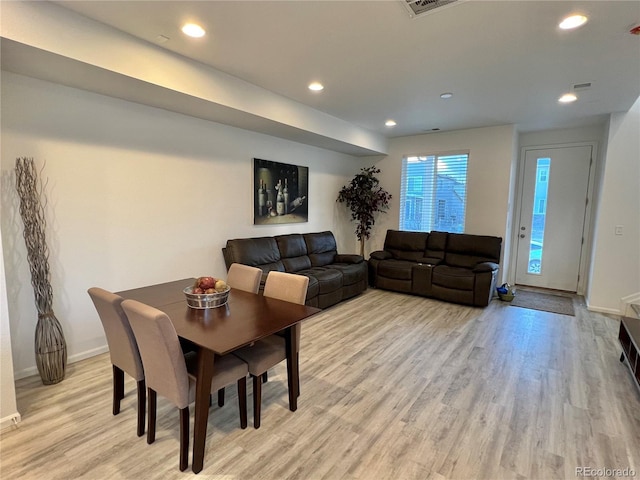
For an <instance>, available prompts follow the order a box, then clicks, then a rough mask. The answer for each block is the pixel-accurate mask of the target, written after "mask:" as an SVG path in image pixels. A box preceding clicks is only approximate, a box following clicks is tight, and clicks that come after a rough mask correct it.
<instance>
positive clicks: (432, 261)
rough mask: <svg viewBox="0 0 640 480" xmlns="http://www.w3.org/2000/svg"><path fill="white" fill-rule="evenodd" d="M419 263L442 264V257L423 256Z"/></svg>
mask: <svg viewBox="0 0 640 480" xmlns="http://www.w3.org/2000/svg"><path fill="white" fill-rule="evenodd" d="M418 263H422V264H424V265H433V266H434V267H435V266H436V265H440V264H441V263H442V259H440V258H434V257H422V258H419V259H418Z"/></svg>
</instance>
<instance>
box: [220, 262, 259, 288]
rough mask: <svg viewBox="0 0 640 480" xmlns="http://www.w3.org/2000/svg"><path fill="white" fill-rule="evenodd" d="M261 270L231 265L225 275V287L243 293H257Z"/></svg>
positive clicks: (236, 264) (247, 266) (241, 265)
mask: <svg viewBox="0 0 640 480" xmlns="http://www.w3.org/2000/svg"><path fill="white" fill-rule="evenodd" d="M261 279H262V270H260V269H259V268H256V267H250V266H249V265H243V264H242V263H232V264H231V266H230V267H229V272H228V273H227V285H229V286H230V287H231V288H236V289H238V290H244V291H245V292H251V293H258V291H259V290H260V280H261Z"/></svg>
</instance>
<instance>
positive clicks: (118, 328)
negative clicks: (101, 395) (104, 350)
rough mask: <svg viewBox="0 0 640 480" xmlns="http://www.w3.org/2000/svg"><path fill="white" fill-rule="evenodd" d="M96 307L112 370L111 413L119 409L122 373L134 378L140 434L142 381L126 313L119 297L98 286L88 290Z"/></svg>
mask: <svg viewBox="0 0 640 480" xmlns="http://www.w3.org/2000/svg"><path fill="white" fill-rule="evenodd" d="M88 293H89V296H90V297H91V300H92V301H93V304H94V305H95V307H96V310H97V311H98V316H99V317H100V321H101V322H102V327H103V328H104V333H105V335H106V337H107V345H108V346H109V355H110V356H111V364H112V370H113V414H114V415H117V414H118V413H120V401H121V400H122V399H123V398H124V373H125V372H126V373H127V374H129V375H131V376H132V377H133V379H134V380H135V381H136V382H137V390H138V429H137V433H138V436H139V437H141V436H142V435H144V416H145V401H146V399H145V395H146V389H145V381H144V370H143V368H142V360H141V359H140V352H139V351H138V344H137V343H136V339H135V337H134V335H133V331H132V330H131V326H130V324H129V320H128V318H127V315H126V314H125V313H124V311H123V310H122V301H123V298H122V297H120V296H118V295H116V294H114V293H111V292H108V291H107V290H104V289H102V288H98V287H93V288H90V289H89V290H88Z"/></svg>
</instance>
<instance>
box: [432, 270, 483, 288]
mask: <svg viewBox="0 0 640 480" xmlns="http://www.w3.org/2000/svg"><path fill="white" fill-rule="evenodd" d="M431 282H432V283H433V285H439V286H440V287H445V288H453V289H456V290H473V285H474V283H475V274H474V273H473V272H472V271H471V270H469V269H468V268H458V267H449V266H447V265H438V266H437V267H433V271H432V272H431Z"/></svg>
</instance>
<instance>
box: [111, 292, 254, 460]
mask: <svg viewBox="0 0 640 480" xmlns="http://www.w3.org/2000/svg"><path fill="white" fill-rule="evenodd" d="M122 308H123V310H124V311H125V313H126V314H127V317H128V318H129V323H130V324H131V328H132V330H133V333H134V335H135V338H136V341H137V342H138V348H139V349H140V356H141V357H142V364H143V366H144V371H145V377H146V383H147V396H148V403H149V405H148V423H149V426H148V429H147V443H149V444H151V443H153V442H154V441H155V435H156V401H157V394H158V393H159V394H160V395H162V396H163V397H165V398H167V399H168V400H169V401H170V402H171V403H173V404H174V405H175V406H176V407H178V409H179V410H180V470H181V471H184V470H186V468H187V465H188V463H189V461H188V456H189V404H190V403H191V402H193V399H194V395H195V384H196V377H195V375H194V373H193V372H194V371H195V367H196V365H195V360H196V357H197V355H196V354H195V353H190V354H187V355H186V357H185V356H184V355H183V353H182V349H181V348H180V342H179V341H178V334H177V333H176V330H175V328H174V327H173V324H172V323H171V320H170V319H169V317H168V316H167V315H166V314H165V313H164V312H162V311H160V310H158V309H156V308H153V307H150V306H149V305H145V304H144V303H140V302H138V301H136V300H125V301H123V302H122ZM247 373H248V368H247V364H246V363H245V362H243V361H242V360H240V359H239V358H237V357H235V356H233V355H225V356H222V357H216V359H215V363H214V374H213V379H212V382H211V392H214V391H216V390H218V389H220V388H222V387H224V386H227V385H230V384H232V383H233V382H237V385H238V407H239V410H240V427H241V428H243V429H244V428H246V427H247Z"/></svg>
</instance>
